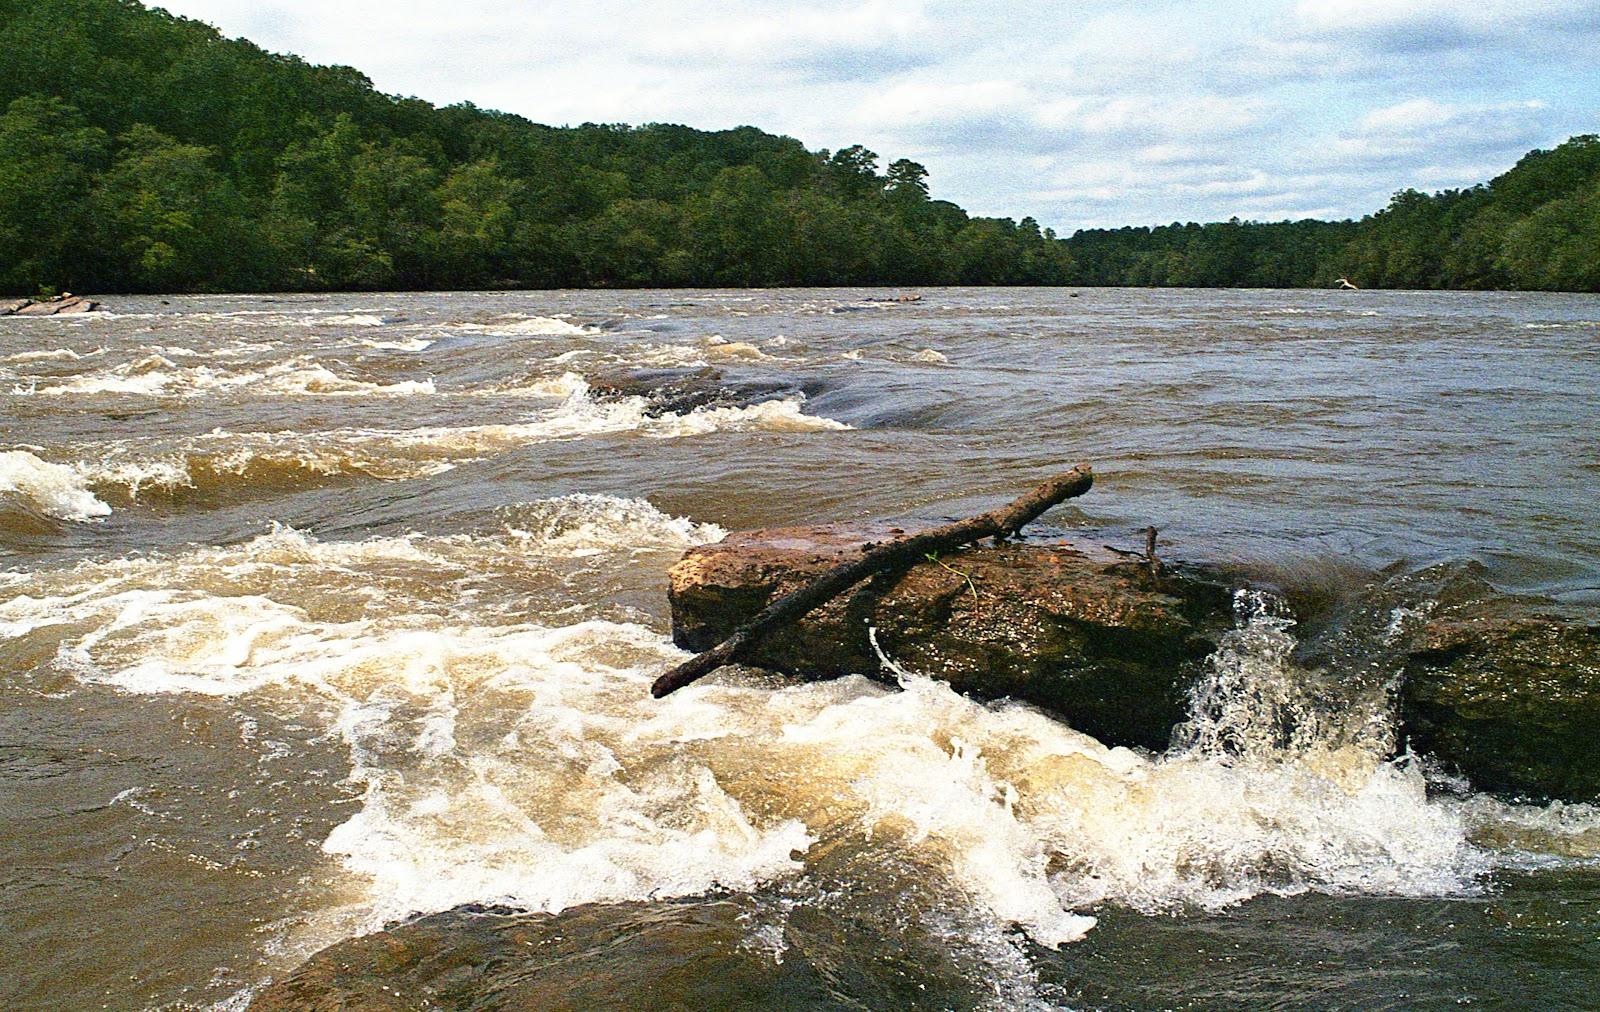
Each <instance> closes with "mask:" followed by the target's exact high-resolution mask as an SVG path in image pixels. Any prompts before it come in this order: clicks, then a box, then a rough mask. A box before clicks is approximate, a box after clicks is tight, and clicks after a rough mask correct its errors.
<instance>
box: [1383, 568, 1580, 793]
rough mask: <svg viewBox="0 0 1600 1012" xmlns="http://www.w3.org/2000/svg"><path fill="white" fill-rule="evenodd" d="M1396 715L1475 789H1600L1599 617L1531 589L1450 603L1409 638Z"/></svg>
mask: <svg viewBox="0 0 1600 1012" xmlns="http://www.w3.org/2000/svg"><path fill="white" fill-rule="evenodd" d="M1400 719H1401V723H1402V726H1403V728H1404V730H1405V733H1406V734H1407V735H1408V736H1409V738H1410V743H1411V746H1412V748H1414V749H1415V750H1417V751H1418V752H1421V753H1424V754H1428V755H1432V756H1434V757H1435V758H1436V759H1439V760H1442V761H1443V762H1444V763H1445V764H1447V765H1448V766H1450V767H1453V768H1454V769H1455V770H1456V771H1457V772H1459V773H1461V774H1462V775H1464V776H1465V777H1466V778H1467V779H1468V781H1470V782H1471V784H1472V786H1473V787H1475V788H1478V789H1479V790H1486V791H1494V792H1497V793H1502V794H1518V795H1534V796H1540V797H1555V798H1563V799H1567V800H1574V801H1593V800H1595V799H1596V798H1600V740H1597V737H1596V735H1597V733H1600V621H1596V620H1595V619H1594V618H1593V617H1592V616H1591V617H1588V618H1585V617H1583V616H1575V615H1571V614H1563V613H1561V611H1560V610H1559V609H1556V608H1553V607H1549V602H1541V601H1538V600H1537V599H1527V598H1513V597H1502V596H1487V595H1485V596H1483V597H1481V598H1480V599H1479V600H1477V601H1473V602H1470V603H1466V604H1459V605H1455V606H1450V607H1447V608H1445V609H1444V610H1443V613H1442V614H1439V615H1437V616H1435V617H1432V618H1431V619H1430V620H1429V621H1427V622H1426V623H1425V624H1424V625H1423V626H1422V627H1421V629H1419V630H1418V632H1417V633H1416V634H1415V635H1414V637H1413V639H1412V640H1411V642H1410V643H1409V651H1408V653H1407V656H1406V661H1405V678H1404V682H1403V683H1402V687H1401V693H1400Z"/></svg>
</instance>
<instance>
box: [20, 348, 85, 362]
mask: <svg viewBox="0 0 1600 1012" xmlns="http://www.w3.org/2000/svg"><path fill="white" fill-rule="evenodd" d="M103 354H105V349H104V348H96V349H95V350H94V351H90V352H77V351H73V350H72V349H71V348H41V349H39V350H37V351H19V352H17V353H16V354H15V355H7V356H6V357H5V358H3V359H0V362H19V363H20V362H77V361H81V360H82V359H85V358H89V357H91V356H94V355H103Z"/></svg>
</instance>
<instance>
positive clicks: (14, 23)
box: [0, 0, 1600, 295]
mask: <svg viewBox="0 0 1600 1012" xmlns="http://www.w3.org/2000/svg"><path fill="white" fill-rule="evenodd" d="M0 15H4V17H3V21H4V22H5V23H6V24H7V25H8V29H9V30H8V32H7V58H6V60H5V61H3V62H0V110H3V111H0V292H6V293H14V294H17V295H34V294H36V293H40V292H44V293H49V292H51V291H53V290H55V289H61V288H67V289H72V290H75V291H97V292H99V291H116V292H128V293H153V292H222V291H237V292H269V291H296V292H315V291H335V290H380V289H382V290H397V289H409V290H453V289H504V288H533V289H538V288H597V287H607V288H612V287H615V288H637V287H667V288H670V287H789V286H843V287H849V286H869V285H871V286H919V285H929V286H931V285H962V284H972V285H1072V286H1113V287H1115V286H1132V287H1146V286H1148V287H1245V288H1306V287H1326V288H1333V287H1336V286H1337V284H1338V279H1340V278H1341V277H1348V278H1349V279H1350V280H1351V281H1353V282H1354V283H1355V284H1356V285H1358V286H1360V287H1362V288H1405V289H1469V290H1474V289H1522V290H1556V291H1578V292H1600V256H1596V255H1595V251H1596V250H1600V137H1597V136H1594V135H1584V136H1578V137H1573V138H1571V139H1569V140H1568V141H1566V142H1565V143H1563V144H1561V145H1559V146H1557V147H1555V148H1554V149H1552V150H1548V151H1534V152H1530V153H1529V154H1528V155H1527V156H1525V157H1524V158H1523V159H1521V160H1520V161H1519V162H1518V163H1517V165H1516V166H1515V167H1514V168H1512V169H1511V170H1510V171H1508V172H1506V173H1504V174H1503V175H1501V176H1498V177H1496V178H1495V179H1494V180H1492V181H1490V182H1488V183H1484V184H1480V185H1478V186H1474V187H1470V188H1467V189H1460V190H1446V191H1442V192H1439V193H1435V194H1431V195H1430V194H1425V193H1421V192H1419V191H1416V190H1411V189H1407V190H1403V191H1401V192H1399V193H1397V194H1396V195H1395V197H1394V198H1393V200H1392V201H1391V202H1390V204H1389V205H1388V207H1386V208H1384V209H1383V210H1381V211H1378V212H1376V213H1374V214H1371V215H1368V216H1367V217H1365V218H1362V219H1361V220H1359V221H1348V220H1347V221H1331V222H1330V221H1317V220H1309V219H1308V220H1304V221H1283V222H1256V221H1239V220H1237V219H1232V220H1229V221H1226V222H1213V223H1210V224H1204V225H1202V224H1196V223H1193V222H1191V223H1187V224H1184V223H1176V222H1175V223H1173V224H1171V225H1165V226H1160V227H1155V228H1150V227H1139V226H1132V227H1127V228H1117V229H1089V230H1082V231H1078V232H1076V233H1074V234H1073V235H1072V236H1070V237H1061V236H1057V235H1056V234H1055V233H1054V232H1053V231H1052V230H1050V229H1048V228H1041V227H1040V226H1039V224H1038V222H1037V221H1036V220H1035V219H1033V218H1031V217H1025V218H1022V219H1021V220H1020V221H1017V220H1012V219H1009V218H985V217H974V216H970V215H968V214H967V213H966V212H965V211H963V210H962V209H961V208H960V207H958V206H956V205H955V204H952V203H950V202H948V201H944V200H936V199H933V197H932V195H931V193H930V191H929V187H928V182H927V170H926V169H925V168H924V167H923V166H922V165H920V164H918V163H916V162H913V161H910V160H909V159H904V158H902V159H897V160H894V161H890V162H888V163H887V165H885V166H882V167H880V158H879V156H878V155H877V154H875V153H874V152H872V151H869V150H867V149H866V148H864V147H861V146H860V145H854V146H851V147H846V148H844V149H841V150H839V151H835V152H829V151H826V150H823V151H810V150H808V149H807V148H805V147H804V146H803V145H802V144H801V143H800V142H799V141H797V140H795V139H793V138H789V137H780V136H775V135H772V134H768V133H765V132H763V131H761V130H758V129H755V128H754V127H739V128H736V129H732V130H719V131H702V130H696V129H691V128H689V127H684V126H674V125H669V124H648V125H645V126H638V127H631V126H624V125H618V124H584V125H582V126H577V127H549V126H542V125H539V124H536V123H533V122H531V121H529V120H526V119H523V118H522V117H519V116H514V115H510V114H507V113H500V112H493V111H488V110H483V109H479V108H477V107H475V106H472V105H470V104H461V105H453V106H447V107H442V108H441V107H435V106H433V105H431V104H429V103H427V102H424V101H422V100H420V99H416V98H398V97H394V96H389V95H384V94H382V93H380V92H378V91H376V90H375V89H374V88H373V86H372V83H371V81H370V80H368V79H367V78H366V77H365V76H363V75H362V74H361V73H359V72H358V71H356V70H353V69H351V68H348V67H323V66H314V65H311V64H308V63H306V62H304V61H303V60H301V59H299V58H298V57H294V56H287V55H279V54H272V53H268V52H266V51H264V50H262V49H260V48H259V47H257V46H255V45H254V44H252V43H250V42H249V41H247V40H244V39H225V38H223V37H222V36H221V35H220V34H219V33H218V32H217V31H216V30H215V29H213V28H211V27H210V26H208V25H205V24H202V23H200V22H197V21H192V20H188V19H185V18H179V17H175V16H172V15H170V14H168V13H167V12H165V11H163V10H159V9H152V8H147V7H145V6H143V5H142V4H140V3H138V2H136V0H0Z"/></svg>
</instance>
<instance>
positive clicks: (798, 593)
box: [650, 464, 1094, 699]
mask: <svg viewBox="0 0 1600 1012" xmlns="http://www.w3.org/2000/svg"><path fill="white" fill-rule="evenodd" d="M1092 484H1094V476H1093V474H1091V473H1090V470H1089V466H1088V465H1087V464H1079V465H1078V466H1077V467H1075V468H1073V469H1072V470H1070V471H1068V472H1067V473H1066V474H1063V475H1060V476H1058V477H1055V478H1052V479H1050V480H1049V481H1047V482H1045V483H1044V484H1043V485H1040V486H1039V487H1038V488H1036V489H1034V490H1033V491H1032V492H1029V493H1028V494H1027V495H1025V496H1023V497H1022V498H1020V499H1018V500H1017V501H1015V502H1013V503H1011V504H1010V505H1008V506H1003V507H1001V508H1000V509H996V510H990V511H989V512H987V513H980V514H978V515H977V516H975V517H968V518H967V519H965V520H957V521H956V522H955V523H951V524H945V525H944V526H942V527H935V528H933V529H932V530H929V531H923V532H922V533H920V534H913V535H910V536H909V537H904V538H897V539H896V540H894V541H889V542H885V543H883V544H869V545H864V546H862V549H861V555H860V557H858V558H855V559H851V560H850V561H849V562H844V563H840V564H839V565H837V566H835V567H834V568H832V569H830V570H828V571H827V572H826V573H823V574H822V575H821V576H819V577H817V578H816V579H815V580H813V581H811V582H810V583H808V584H806V585H805V586H804V587H801V588H800V589H798V590H795V591H792V592H790V593H788V594H785V595H784V596H783V597H780V598H778V599H777V600H776V601H774V602H772V603H771V604H769V605H767V607H766V608H764V609H762V611H761V612H760V613H759V614H757V615H756V617H755V618H752V619H751V620H750V621H749V622H746V623H745V624H744V625H742V626H740V627H739V628H738V629H735V630H734V631H733V633H732V634H730V635H729V636H728V638H727V639H725V640H723V641H722V642H721V643H718V644H717V645H716V646H714V647H712V648H711V649H710V650H707V651H706V652H705V653H702V654H699V655H697V656H695V657H692V658H690V659H689V660H687V661H684V662H683V663H682V664H680V665H678V666H677V667H675V668H673V669H672V670H670V671H668V672H666V673H665V674H663V675H662V676H661V677H660V678H657V679H656V680H655V684H653V685H651V686H650V694H651V695H652V696H655V697H656V698H657V699H660V698H661V697H662V696H665V695H667V694H668V693H669V692H674V691H676V690H678V689H681V688H683V687H684V686H685V685H688V684H690V683H691V682H694V681H696V680H698V679H700V678H703V677H704V676H706V675H708V674H710V673H711V672H713V671H715V670H716V669H718V668H720V667H722V666H723V665H726V664H732V663H734V662H735V661H738V660H739V659H740V658H741V657H743V656H744V655H745V654H746V653H748V651H749V650H750V648H751V647H753V646H754V645H755V644H756V643H757V642H759V641H760V640H761V638H762V637H763V636H765V635H767V634H768V633H769V632H771V631H772V630H774V629H777V628H779V627H780V626H783V625H786V624H788V623H790V622H794V621H797V620H798V619H801V618H804V617H805V616H806V615H807V614H809V613H810V612H812V611H814V610H815V609H817V608H819V607H821V606H822V605H824V604H826V603H827V602H828V601H830V600H832V599H833V598H835V597H837V596H839V595H840V594H842V593H844V592H845V591H847V590H849V589H850V588H851V587H853V586H855V585H856V584H858V583H860V582H861V581H862V580H865V579H866V578H867V577H869V576H873V575H875V574H878V573H882V572H888V571H892V570H897V569H904V568H907V567H909V566H911V565H913V564H914V563H916V562H919V561H921V560H922V559H923V558H925V557H926V556H927V555H928V554H929V553H938V552H945V551H949V550H951V549H954V548H960V547H961V546H962V545H967V544H971V543H972V542H974V541H978V540H980V539H982V538H1006V537H1010V536H1011V535H1013V534H1015V533H1017V531H1019V530H1021V529H1022V528H1023V527H1024V526H1026V525H1027V524H1030V523H1032V522H1033V521H1034V520H1036V519H1038V517H1039V515H1040V514H1041V513H1043V512H1044V511H1045V510H1047V509H1049V508H1050V507H1052V506H1055V505H1057V504H1059V503H1062V502H1065V501H1066V500H1068V499H1072V498H1074V497H1076V496H1080V495H1083V494H1084V493H1085V492H1087V491H1089V486H1090V485H1092Z"/></svg>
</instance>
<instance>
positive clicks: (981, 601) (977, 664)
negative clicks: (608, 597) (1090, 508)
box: [669, 525, 1233, 749]
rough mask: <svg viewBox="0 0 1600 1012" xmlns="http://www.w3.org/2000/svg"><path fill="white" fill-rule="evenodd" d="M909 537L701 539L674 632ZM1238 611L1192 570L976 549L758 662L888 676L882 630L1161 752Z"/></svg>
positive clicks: (1047, 550) (679, 599) (896, 643)
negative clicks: (883, 670) (880, 654)
mask: <svg viewBox="0 0 1600 1012" xmlns="http://www.w3.org/2000/svg"><path fill="white" fill-rule="evenodd" d="M899 533H903V531H901V530H900V529H898V528H892V527H888V526H883V525H878V526H870V527H864V526H860V525H856V526H840V525H831V526H820V527H788V528H772V529H768V530H756V531H744V532H740V533H736V534H733V535H730V536H729V537H728V538H727V539H726V540H725V541H722V542H721V543H719V544H716V545H708V546H705V547H701V548H695V549H691V550H690V551H689V552H688V553H687V554H686V555H685V556H684V558H683V559H682V560H681V561H680V562H679V563H678V564H677V565H676V566H674V567H673V569H672V571H671V574H670V589H669V595H670V600H671V605H672V625H673V640H674V642H676V643H677V644H678V645H679V646H681V647H684V648H685V649H689V650H696V651H699V650H704V649H707V648H709V647H711V646H714V645H715V644H716V643H717V642H718V641H720V640H721V639H722V638H724V637H725V636H726V635H727V634H728V633H730V632H731V631H732V630H733V629H734V628H736V627H737V626H738V625H740V624H741V623H743V622H745V621H746V620H747V619H749V618H750V617H751V616H753V615H754V614H755V613H756V612H758V611H759V610H760V609H761V608H763V607H765V606H766V604H767V603H768V602H769V601H771V600H772V599H774V598H775V597H777V596H779V595H781V594H785V593H788V592H789V591H791V590H794V589H796V588H797V587H799V586H801V585H802V584H804V583H806V582H807V581H808V580H810V579H811V578H813V577H815V576H816V575H818V574H819V573H821V572H822V571H824V570H826V569H827V568H829V567H830V566H833V565H835V564H836V563H838V562H840V561H843V560H844V559H845V558H846V557H847V556H848V555H850V554H853V553H856V552H859V551H860V549H861V547H862V545H863V544H864V543H865V542H868V541H873V540H882V539H884V538H887V537H893V536H895V535H896V534H899ZM1232 614H1233V613H1232V605H1231V600H1230V595H1229V592H1228V588H1227V587H1226V586H1225V585H1223V584H1222V583H1220V582H1218V581H1215V580H1213V579H1211V578H1209V577H1208V576H1207V575H1206V574H1204V573H1201V572H1199V571H1197V570H1193V569H1189V568H1186V567H1177V568H1175V569H1174V568H1169V570H1168V571H1167V573H1166V574H1165V575H1164V576H1163V577H1161V578H1159V579H1157V578H1155V577H1152V576H1151V575H1150V573H1149V572H1148V571H1147V569H1146V567H1145V566H1144V564H1143V563H1142V562H1134V561H1129V560H1126V559H1122V558H1118V557H1115V556H1113V555H1111V553H1109V552H1104V553H1102V552H1099V551H1097V550H1091V549H1088V548H1086V547H1082V546H1079V547H1074V546H1069V545H1064V544H1063V545H1040V544H1017V543H1012V544H1006V545H1000V546H982V547H969V548H967V549H964V550H962V551H960V552H958V553H954V554H950V555H947V556H944V557H942V558H938V559H933V560H929V561H925V562H922V563H919V564H917V565H916V566H913V567H912V568H911V569H909V570H907V571H905V572H903V573H899V574H893V575H885V576H880V577H876V578H873V579H870V580H868V581H866V582H864V583H863V584H861V585H860V586H858V587H856V588H855V589H853V590H851V591H849V592H847V593H845V594H842V595H840V596H839V597H838V598H835V599H834V600H833V601H831V602H829V603H828V604H826V605H824V606H822V607H821V608H819V609H817V610H816V611H814V612H812V613H811V614H810V615H808V616H806V617H805V618H804V619H802V620H801V621H799V622H798V623H796V624H795V625H794V626H792V627H790V628H787V629H784V630H781V631H779V632H776V633H774V634H772V635H771V636H769V637H768V638H766V639H765V640H764V641H763V642H762V643H761V644H760V645H759V646H758V647H757V648H756V650H755V651H754V653H753V654H752V655H751V656H750V657H749V658H748V660H749V662H750V663H751V664H754V665H758V666H762V667H767V668H772V669H774V670H777V671H781V672H784V673H787V674H791V675H796V676H799V677H802V678H813V679H815V678H832V677H837V676H840V675H845V674H851V673H861V674H871V673H876V672H878V671H879V670H880V667H881V665H880V662H879V660H878V658H877V657H876V655H875V654H874V653H873V651H872V648H871V645H870V643H869V642H868V638H867V629H868V627H869V626H871V627H874V628H876V629H877V637H878V643H879V644H880V645H881V646H882V647H883V649H884V651H885V652H886V653H887V654H888V655H889V656H890V657H891V658H892V659H893V660H894V661H895V662H896V663H898V664H900V665H902V666H904V667H905V668H907V669H909V670H913V671H916V672H918V673H920V674H924V675H928V676H930V677H932V678H936V679H939V680H941V681H944V682H947V683H949V684H950V685H951V687H952V688H955V689H957V690H958V691H961V692H967V693H971V694H972V695H975V696H978V697H981V698H998V697H1002V696H1009V697H1012V698H1015V699H1020V700H1024V701H1027V702H1030V703H1033V704H1035V705H1037V706H1041V707H1044V708H1045V709H1048V710H1051V711H1053V712H1055V713H1057V714H1060V715H1061V716H1062V717H1064V718H1065V719H1066V720H1067V721H1068V722H1069V723H1070V724H1071V725H1072V726H1073V727H1075V728H1077V729H1079V730H1082V731H1085V732H1087V733H1089V734H1092V735H1094V736H1095V737H1097V738H1099V739H1100V740H1101V741H1104V742H1106V743H1107V744H1112V745H1138V746H1143V747H1145V748H1149V749H1161V748H1164V747H1165V746H1166V744H1167V738H1168V735H1169V734H1170V732H1171V730H1172V727H1173V726H1174V725H1175V724H1177V723H1178V722H1179V721H1181V720H1183V719H1184V717H1185V715H1186V705H1187V704H1186V698H1187V689H1188V686H1189V684H1190V682H1191V681H1192V679H1193V678H1194V677H1195V675H1196V674H1197V673H1198V671H1199V664H1198V662H1200V661H1202V660H1203V659H1204V658H1205V657H1206V656H1208V655H1209V654H1210V653H1211V652H1212V651H1213V650H1214V649H1215V647H1216V642H1217V637H1218V636H1219V635H1221V633H1222V632H1224V631H1226V630H1227V629H1228V628H1229V627H1230V626H1231V625H1232Z"/></svg>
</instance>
